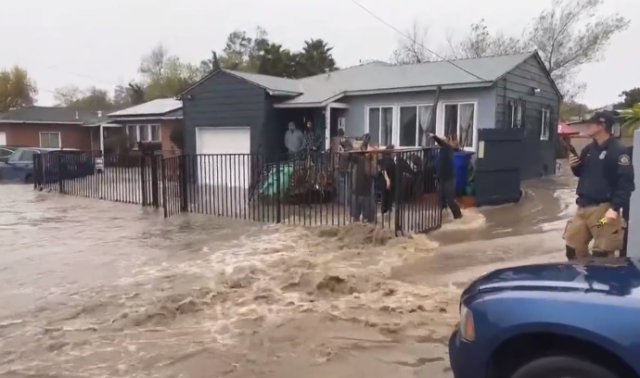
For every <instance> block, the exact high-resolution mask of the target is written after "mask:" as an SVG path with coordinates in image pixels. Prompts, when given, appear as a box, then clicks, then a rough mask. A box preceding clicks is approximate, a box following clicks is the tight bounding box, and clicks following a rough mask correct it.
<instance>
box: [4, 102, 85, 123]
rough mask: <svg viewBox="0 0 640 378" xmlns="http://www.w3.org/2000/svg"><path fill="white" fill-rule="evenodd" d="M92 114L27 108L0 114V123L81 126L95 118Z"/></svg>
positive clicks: (35, 107)
mask: <svg viewBox="0 0 640 378" xmlns="http://www.w3.org/2000/svg"><path fill="white" fill-rule="evenodd" d="M95 117H96V115H95V113H94V112H90V111H83V110H73V109H69V108H61V107H52V106H28V107H26V108H20V109H14V110H10V111H8V112H5V113H0V123H8V122H25V123H71V124H82V123H83V122H85V121H87V120H90V119H93V118H95Z"/></svg>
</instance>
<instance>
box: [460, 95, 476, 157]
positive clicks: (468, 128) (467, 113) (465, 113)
mask: <svg viewBox="0 0 640 378" xmlns="http://www.w3.org/2000/svg"><path fill="white" fill-rule="evenodd" d="M474 111H475V105H474V104H461V105H460V135H459V137H460V141H461V142H462V146H461V147H473V118H474Z"/></svg>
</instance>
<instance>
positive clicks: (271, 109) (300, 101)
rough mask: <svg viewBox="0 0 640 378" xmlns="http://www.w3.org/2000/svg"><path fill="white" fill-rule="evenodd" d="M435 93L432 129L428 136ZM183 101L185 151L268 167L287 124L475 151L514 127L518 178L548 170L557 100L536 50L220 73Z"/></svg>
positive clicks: (552, 161) (386, 141)
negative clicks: (456, 144)
mask: <svg viewBox="0 0 640 378" xmlns="http://www.w3.org/2000/svg"><path fill="white" fill-rule="evenodd" d="M438 87H440V98H439V102H438V105H437V109H436V126H435V130H428V129H427V127H428V126H427V122H426V121H427V118H428V115H429V113H430V112H431V111H432V110H433V106H434V99H435V94H436V90H437V88H438ZM181 98H182V101H183V112H184V122H185V152H186V153H187V154H195V153H198V154H226V153H251V154H255V155H259V156H261V157H263V158H264V159H265V160H266V161H273V160H276V159H279V158H280V157H282V156H284V154H285V152H286V149H285V146H284V133H285V131H286V128H287V124H288V123H289V122H295V123H296V125H297V127H300V128H301V127H302V126H303V124H305V123H306V122H307V121H312V122H313V124H314V127H315V128H316V131H317V132H318V133H320V134H322V135H323V136H324V139H325V146H328V141H329V139H330V137H331V136H333V135H335V134H336V132H337V129H338V127H339V126H340V127H344V128H345V130H346V133H347V135H349V136H360V135H362V134H364V133H370V134H371V136H372V141H373V142H374V143H377V144H380V145H387V144H390V143H392V144H394V145H396V146H402V147H407V146H421V145H423V143H424V141H423V135H425V133H426V132H435V133H436V134H439V135H444V136H454V137H458V138H459V139H462V142H463V147H464V148H465V149H467V150H472V151H476V152H479V151H480V150H482V148H483V146H481V145H480V143H479V139H478V130H480V129H496V128H498V129H499V128H505V129H506V128H521V129H524V143H522V146H523V149H524V151H523V157H524V158H523V159H522V163H521V172H520V175H521V177H522V178H523V179H525V178H531V177H538V176H541V175H545V174H552V173H554V170H555V145H554V143H555V134H556V130H555V129H556V128H555V127H554V126H553V125H557V119H558V110H559V105H560V100H561V95H560V93H559V91H558V88H557V87H556V85H555V84H554V82H553V80H552V79H551V77H550V75H549V72H548V71H547V69H546V68H545V66H544V64H543V62H542V61H541V59H540V57H539V55H538V54H537V53H536V52H532V53H525V54H517V55H508V56H496V57H487V58H478V59H463V60H455V61H452V62H446V61H443V62H434V63H422V64H413V65H400V66H397V65H390V64H387V63H382V62H374V63H369V64H364V65H360V66H356V67H351V68H347V69H343V70H339V71H335V72H331V73H327V74H322V75H317V76H312V77H308V78H304V79H297V80H296V79H286V78H278V77H272V76H265V75H258V74H249V73H244V72H236V71H229V70H224V69H221V70H217V71H215V72H213V73H212V74H210V75H209V76H207V77H205V78H204V79H203V80H201V81H200V82H198V83H196V84H195V85H194V86H192V87H191V88H189V89H188V90H187V91H185V92H184V93H183V94H182V96H181ZM424 139H425V140H426V139H427V138H424ZM479 147H480V149H479ZM480 152H481V151H480ZM207 169H209V170H210V169H211V168H207ZM246 179H247V177H240V178H238V179H234V180H235V181H239V180H246ZM236 184H237V183H236Z"/></svg>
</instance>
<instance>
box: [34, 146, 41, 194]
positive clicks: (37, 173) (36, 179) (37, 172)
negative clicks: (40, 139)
mask: <svg viewBox="0 0 640 378" xmlns="http://www.w3.org/2000/svg"><path fill="white" fill-rule="evenodd" d="M39 156H40V154H33V189H36V188H37V187H38V182H40V166H39V164H38V163H39V160H38V158H39Z"/></svg>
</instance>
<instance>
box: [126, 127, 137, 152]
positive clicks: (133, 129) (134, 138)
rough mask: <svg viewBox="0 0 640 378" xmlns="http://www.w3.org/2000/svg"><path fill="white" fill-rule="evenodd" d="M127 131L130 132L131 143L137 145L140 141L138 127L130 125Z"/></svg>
mask: <svg viewBox="0 0 640 378" xmlns="http://www.w3.org/2000/svg"><path fill="white" fill-rule="evenodd" d="M127 133H128V134H129V145H130V146H132V147H133V146H135V145H136V142H138V127H137V126H136V125H128V126H127Z"/></svg>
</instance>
